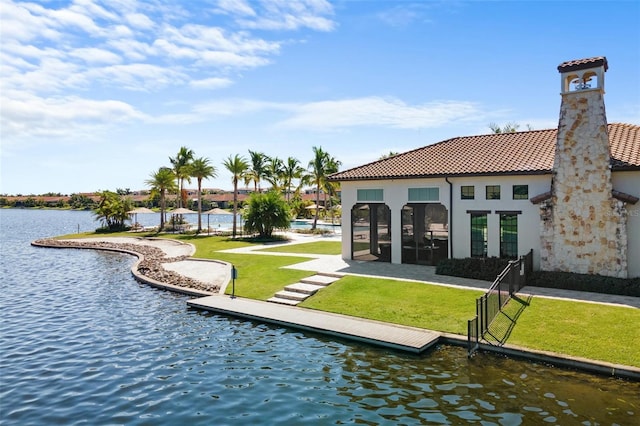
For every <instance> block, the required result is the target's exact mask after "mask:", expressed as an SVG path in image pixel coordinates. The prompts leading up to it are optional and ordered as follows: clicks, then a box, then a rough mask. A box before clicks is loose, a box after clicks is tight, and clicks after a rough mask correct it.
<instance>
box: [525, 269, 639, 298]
mask: <svg viewBox="0 0 640 426" xmlns="http://www.w3.org/2000/svg"><path fill="white" fill-rule="evenodd" d="M527 285H530V286H535V287H547V288H558V289H563V290H577V291H590V292H594V293H603V294H617V295H621V296H636V297H640V278H630V279H624V278H614V277H604V276H602V275H590V274H574V273H571V272H551V271H534V272H532V273H531V274H530V275H529V276H527Z"/></svg>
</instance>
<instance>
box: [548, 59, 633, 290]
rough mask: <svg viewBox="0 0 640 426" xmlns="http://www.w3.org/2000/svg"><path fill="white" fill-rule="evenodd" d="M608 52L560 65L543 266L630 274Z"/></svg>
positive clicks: (606, 273)
mask: <svg viewBox="0 0 640 426" xmlns="http://www.w3.org/2000/svg"><path fill="white" fill-rule="evenodd" d="M607 68H608V64H607V59H606V58H605V57H595V58H588V59H581V60H576V61H569V62H564V63H562V64H560V65H559V66H558V71H559V72H560V81H561V96H562V103H561V105H560V120H559V123H558V139H557V141H556V152H555V159H554V165H553V180H552V184H551V198H550V199H549V200H548V201H547V202H546V203H544V204H543V205H542V207H541V216H542V233H541V238H542V250H541V256H540V257H541V259H540V260H541V265H540V266H541V269H543V270H550V271H566V272H576V273H583V274H599V275H605V276H613V277H621V278H626V276H627V256H626V250H627V232H626V208H625V206H624V203H623V202H622V201H619V200H616V199H614V198H613V196H612V189H613V188H612V183H611V161H610V152H609V133H608V128H607V117H606V113H605V107H604V74H605V72H606V71H607Z"/></svg>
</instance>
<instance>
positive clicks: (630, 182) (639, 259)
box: [611, 171, 640, 278]
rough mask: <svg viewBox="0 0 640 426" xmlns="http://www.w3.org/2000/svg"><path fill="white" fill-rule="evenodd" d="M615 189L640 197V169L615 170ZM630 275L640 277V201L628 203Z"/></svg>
mask: <svg viewBox="0 0 640 426" xmlns="http://www.w3.org/2000/svg"><path fill="white" fill-rule="evenodd" d="M611 178H612V181H613V189H615V190H617V191H621V192H624V193H626V194H629V195H633V196H635V197H639V198H640V171H627V172H613V173H612V176H611ZM626 208H627V259H628V262H627V267H628V277H629V278H638V277H640V201H639V202H637V203H636V204H627V206H626Z"/></svg>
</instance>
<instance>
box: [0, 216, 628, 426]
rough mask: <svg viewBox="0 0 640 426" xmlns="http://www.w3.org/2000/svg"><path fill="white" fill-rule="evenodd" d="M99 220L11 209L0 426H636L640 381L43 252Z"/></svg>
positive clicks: (91, 256) (95, 254)
mask: <svg viewBox="0 0 640 426" xmlns="http://www.w3.org/2000/svg"><path fill="white" fill-rule="evenodd" d="M96 227H97V224H96V223H95V222H94V221H93V218H92V215H91V213H89V212H73V211H52V210H7V209H3V210H0V241H1V244H2V246H1V250H2V251H1V256H0V259H1V265H0V267H1V269H0V270H1V272H2V275H1V276H2V281H1V284H0V286H1V291H2V297H1V299H0V301H1V306H0V309H1V312H2V326H1V327H0V386H1V387H0V424H2V425H120V424H122V425H298V424H300V425H304V424H309V425H327V424H367V425H386V424H388V425H418V424H449V425H458V424H479V425H521V424H522V425H538V424H551V425H554V424H558V425H573V424H575V425H631V424H638V419H639V418H640V397H639V395H640V384H639V383H635V382H628V381H624V380H620V379H613V378H608V377H601V376H595V375H590V374H584V373H580V372H574V371H568V370H564V369H559V368H554V367H551V366H547V365H541V364H535V363H530V362H525V361H519V360H513V359H509V358H505V357H500V356H495V355H490V354H478V355H477V356H474V357H473V358H471V359H468V358H467V356H466V352H465V351H464V349H461V348H456V347H448V346H439V347H437V348H435V349H433V350H431V351H429V352H428V353H426V354H424V355H419V356H418V355H411V354H406V353H401V352H395V351H391V350H385V349H379V348H375V347H371V346H367V345H364V344H358V343H353V342H349V341H345V340H336V339H330V338H326V337H323V336H319V335H315V334H313V333H304V332H300V331H293V330H288V329H285V328H280V327H276V326H269V325H264V324H260V323H256V322H251V321H245V320H240V319H236V318H232V317H227V316H222V315H216V314H211V313H206V312H202V311H198V310H193V309H190V308H188V307H187V305H186V301H187V299H188V298H187V297H186V296H181V295H176V294H173V293H169V292H165V291H160V290H155V289H152V288H149V287H147V286H144V285H141V284H139V283H137V282H136V281H135V280H134V279H133V278H132V277H131V273H130V267H131V265H132V263H133V258H132V257H131V256H128V255H124V254H117V253H108V252H99V251H92V250H74V249H44V248H36V247H32V246H30V244H29V243H30V242H31V241H33V240H35V239H38V238H42V237H47V236H54V235H60V234H66V233H73V232H77V230H78V229H80V230H81V231H87V230H92V229H95V228H96Z"/></svg>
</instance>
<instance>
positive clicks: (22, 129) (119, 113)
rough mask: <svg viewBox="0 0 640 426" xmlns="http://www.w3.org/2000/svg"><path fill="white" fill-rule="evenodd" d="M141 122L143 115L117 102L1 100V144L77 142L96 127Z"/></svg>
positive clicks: (57, 99) (42, 99)
mask: <svg viewBox="0 0 640 426" xmlns="http://www.w3.org/2000/svg"><path fill="white" fill-rule="evenodd" d="M143 119H146V116H145V115H144V114H142V113H141V112H139V111H137V110H136V109H135V108H134V107H132V106H131V105H128V104H126V103H124V102H120V101H114V100H106V101H95V100H92V99H83V98H79V97H74V96H71V97H57V98H54V97H50V98H41V97H36V96H22V97H20V96H19V95H16V96H9V97H7V98H5V99H3V102H2V116H1V118H0V120H1V121H0V122H1V124H2V135H3V139H4V140H5V142H3V144H4V143H6V142H11V141H16V142H17V141H18V140H20V139H22V138H29V137H42V138H43V139H44V140H46V139H47V138H51V137H65V138H70V139H76V138H77V137H78V136H81V135H82V134H91V133H93V132H95V131H96V128H103V127H109V126H113V125H115V124H118V123H122V122H127V121H130V120H143Z"/></svg>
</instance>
